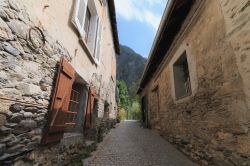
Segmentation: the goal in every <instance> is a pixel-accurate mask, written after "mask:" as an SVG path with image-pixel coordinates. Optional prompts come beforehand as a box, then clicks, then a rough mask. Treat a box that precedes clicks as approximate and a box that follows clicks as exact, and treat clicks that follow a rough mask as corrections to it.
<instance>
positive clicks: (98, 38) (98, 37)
mask: <svg viewBox="0 0 250 166" xmlns="http://www.w3.org/2000/svg"><path fill="white" fill-rule="evenodd" d="M97 23H98V28H97V32H96V41H95V52H94V55H95V58H96V60H97V61H98V62H99V61H100V55H101V41H102V22H101V20H100V19H98V22H97Z"/></svg>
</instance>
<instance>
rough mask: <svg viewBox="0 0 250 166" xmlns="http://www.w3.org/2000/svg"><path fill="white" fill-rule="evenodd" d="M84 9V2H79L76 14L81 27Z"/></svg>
mask: <svg viewBox="0 0 250 166" xmlns="http://www.w3.org/2000/svg"><path fill="white" fill-rule="evenodd" d="M84 8H85V2H84V0H80V4H79V10H78V13H77V18H78V20H79V22H80V24H81V25H83V17H84V14H85V13H84Z"/></svg>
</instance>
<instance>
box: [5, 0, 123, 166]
mask: <svg viewBox="0 0 250 166" xmlns="http://www.w3.org/2000/svg"><path fill="white" fill-rule="evenodd" d="M117 54H119V41H118V34H117V27H116V16H115V6H114V1H113V0H73V1H69V0H53V1H44V0H0V165H12V164H17V165H66V164H68V163H69V162H70V160H71V159H72V158H74V157H77V156H78V155H79V154H80V153H81V152H82V150H83V149H84V147H85V141H86V140H87V139H93V140H100V139H101V138H102V134H103V133H105V132H106V131H107V130H108V129H110V128H111V127H112V125H113V124H114V123H116V118H117V104H116V99H115V93H116V55H117Z"/></svg>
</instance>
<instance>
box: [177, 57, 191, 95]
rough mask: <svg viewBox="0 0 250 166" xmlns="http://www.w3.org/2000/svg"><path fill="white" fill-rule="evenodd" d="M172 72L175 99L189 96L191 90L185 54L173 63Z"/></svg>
mask: <svg viewBox="0 0 250 166" xmlns="http://www.w3.org/2000/svg"><path fill="white" fill-rule="evenodd" d="M173 71H174V85H175V96H176V98H177V99H180V98H184V97H186V96H190V95H191V94H192V90H191V82H190V75H189V69H188V61H187V54H186V52H184V53H183V54H182V55H181V56H180V57H179V59H178V60H177V61H176V62H175V63H174V66H173Z"/></svg>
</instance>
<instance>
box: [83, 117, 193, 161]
mask: <svg viewBox="0 0 250 166" xmlns="http://www.w3.org/2000/svg"><path fill="white" fill-rule="evenodd" d="M86 165H87V166H193V165H196V164H194V163H192V162H191V161H190V160H189V159H188V158H187V157H186V156H184V155H183V154H182V153H181V152H179V151H178V150H176V149H175V148H174V147H173V146H172V145H171V144H169V143H168V142H167V141H165V140H164V139H163V138H161V137H160V136H159V135H158V134H157V133H156V132H154V131H153V130H148V129H144V128H142V127H140V125H139V122H137V121H125V122H121V123H120V124H119V125H118V127H117V128H115V129H113V130H112V131H111V132H110V133H109V134H108V135H107V136H106V137H105V139H104V141H103V142H102V143H101V144H100V145H99V146H98V149H97V151H96V152H95V153H94V154H93V157H92V158H90V159H88V160H86V161H85V163H84V166H86Z"/></svg>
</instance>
